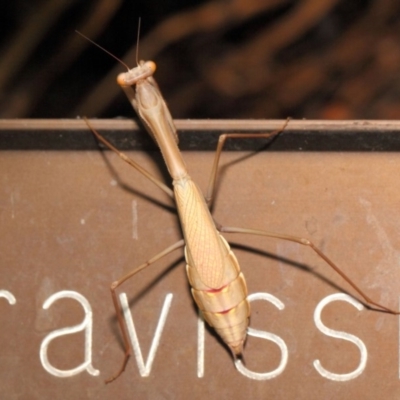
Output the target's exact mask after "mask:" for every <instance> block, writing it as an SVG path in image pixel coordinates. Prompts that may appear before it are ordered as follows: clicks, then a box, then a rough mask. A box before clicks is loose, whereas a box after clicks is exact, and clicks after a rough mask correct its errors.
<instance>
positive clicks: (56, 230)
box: [0, 150, 400, 399]
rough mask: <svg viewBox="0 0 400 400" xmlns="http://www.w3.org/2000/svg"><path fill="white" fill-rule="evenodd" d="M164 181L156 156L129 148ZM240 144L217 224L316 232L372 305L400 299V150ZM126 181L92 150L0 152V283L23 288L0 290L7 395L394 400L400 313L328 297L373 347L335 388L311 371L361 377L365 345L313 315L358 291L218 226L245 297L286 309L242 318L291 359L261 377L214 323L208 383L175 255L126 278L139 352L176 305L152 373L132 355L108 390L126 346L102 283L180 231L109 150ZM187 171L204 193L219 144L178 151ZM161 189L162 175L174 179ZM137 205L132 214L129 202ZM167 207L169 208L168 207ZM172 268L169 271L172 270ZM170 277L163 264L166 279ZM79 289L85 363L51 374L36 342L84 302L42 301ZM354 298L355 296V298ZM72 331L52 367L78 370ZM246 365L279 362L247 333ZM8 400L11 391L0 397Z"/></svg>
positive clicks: (297, 255)
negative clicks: (167, 305) (89, 332)
mask: <svg viewBox="0 0 400 400" xmlns="http://www.w3.org/2000/svg"><path fill="white" fill-rule="evenodd" d="M131 154H132V156H133V157H134V158H135V160H137V161H138V162H140V163H141V164H142V165H143V166H146V168H148V169H149V170H151V171H154V173H156V174H157V175H161V174H164V175H165V169H164V168H162V170H161V171H162V173H160V172H159V171H160V169H159V168H158V165H157V163H159V164H160V165H162V163H161V161H162V160H161V157H160V156H159V155H158V153H150V154H145V153H139V152H132V153H131ZM241 155H242V153H240V152H234V153H229V152H227V153H224V154H223V159H222V163H223V165H227V163H228V161H232V162H233V163H232V164H229V168H223V169H222V172H223V173H222V175H220V179H219V181H218V182H219V187H218V193H217V198H216V203H215V207H214V216H215V218H216V220H217V221H218V222H219V223H221V224H224V225H229V226H238V227H250V228H258V229H268V230H271V231H275V232H282V233H287V234H291V235H298V236H304V237H307V238H309V239H311V240H312V241H313V242H314V243H315V244H316V245H317V246H319V247H320V248H321V249H322V250H323V251H324V252H326V254H327V255H329V256H330V257H331V258H332V259H333V260H334V261H335V262H336V263H337V264H338V265H339V266H341V267H342V268H343V270H345V271H346V272H348V274H349V275H350V276H351V277H352V278H353V279H354V281H355V282H357V284H359V285H360V286H362V287H363V288H364V289H365V290H366V291H367V292H368V294H370V295H371V297H373V298H374V299H376V300H378V301H380V302H382V303H384V304H385V305H388V306H390V307H393V308H396V309H397V308H398V302H399V300H398V299H399V292H400V272H399V271H400V216H399V204H400V203H399V201H400V184H399V182H398V175H399V168H400V159H399V155H398V153H396V152H392V153H386V152H380V153H371V152H363V153H356V152H346V153H342V152H335V153H333V152H323V153H318V152H311V153H301V152H279V153H277V152H263V153H260V154H257V155H255V156H253V157H250V158H246V159H244V160H241V161H240V162H234V161H235V160H236V161H237V160H240V158H241ZM105 156H106V158H107V160H110V161H111V163H112V166H113V168H115V170H116V172H117V174H118V177H119V179H121V181H122V182H123V183H124V184H125V185H127V188H129V190H125V189H124V188H123V187H122V186H121V185H118V184H116V181H115V176H112V175H111V173H110V170H109V168H108V167H107V163H106V162H105V159H104V158H103V157H102V154H101V152H99V151H80V152H73V151H40V150H38V151H2V152H1V153H0V184H1V189H0V205H1V214H0V215H1V219H0V221H1V222H0V230H1V233H0V237H1V241H0V271H1V275H0V289H3V290H8V291H10V292H12V293H13V294H14V296H15V297H16V300H17V302H16V304H15V305H10V304H8V302H7V301H6V300H5V299H2V298H1V299H0V321H1V329H0V346H1V349H2V350H1V354H0V387H1V388H2V393H3V395H4V396H6V397H4V398H7V399H23V398H29V399H66V398H76V399H78V398H79V399H82V398H87V399H111V398H119V399H125V398H126V399H127V398H136V399H144V398H147V399H188V398H191V399H205V398H252V399H266V398H271V399H312V398H319V399H330V398H332V399H338V398H364V399H373V398H378V397H379V398H397V397H398V396H399V395H400V383H399V378H398V377H399V360H398V353H399V340H398V337H399V324H398V317H395V316H392V315H386V314H384V313H378V312H370V311H367V310H365V309H364V310H363V311H360V312H359V311H357V310H356V309H355V308H353V307H352V306H350V305H349V304H347V303H334V304H331V305H329V306H328V307H327V308H326V309H325V311H324V313H323V315H322V320H323V322H324V324H325V325H327V326H328V327H330V328H332V329H335V330H343V331H346V332H349V333H351V334H353V335H355V336H357V337H359V338H360V339H361V340H362V341H363V342H364V343H365V345H366V347H367V350H368V360H367V366H366V369H365V370H364V371H363V373H362V374H361V375H360V376H358V377H357V378H355V379H353V380H350V381H347V382H334V381H331V380H328V379H326V378H323V377H321V376H320V375H319V374H318V373H317V371H316V370H315V368H314V366H313V361H314V360H316V359H319V360H320V361H321V364H322V365H323V366H324V367H325V368H326V369H329V370H331V371H332V372H335V373H347V372H351V371H352V370H354V369H355V368H356V367H357V366H358V364H359V362H360V352H359V350H358V348H357V347H356V346H355V345H354V344H353V343H350V342H345V341H343V340H339V339H335V338H329V337H327V336H326V335H324V334H323V333H321V332H320V331H319V330H318V329H317V328H316V326H315V324H314V320H313V313H314V310H315V307H316V306H317V304H318V303H319V302H320V301H321V300H322V299H323V298H324V297H326V296H328V295H329V294H332V293H337V292H339V291H349V293H351V294H354V292H353V291H352V290H351V289H350V288H349V286H348V285H347V284H346V283H345V282H343V280H342V279H341V278H340V277H338V276H337V275H336V274H335V273H333V272H332V271H331V270H330V269H329V268H328V267H326V265H325V264H324V262H323V261H322V260H320V259H318V258H317V257H316V256H315V255H314V254H313V253H312V252H311V250H310V249H308V248H303V247H302V246H300V245H297V244H294V243H290V242H283V241H278V240H272V239H266V238H260V237H255V236H249V235H226V238H227V239H228V240H229V241H230V243H231V244H233V249H234V251H235V253H236V255H237V257H238V259H239V262H240V264H241V266H242V270H243V272H244V274H245V276H246V278H247V282H248V288H249V292H250V293H255V292H267V293H271V294H273V295H274V296H276V297H278V298H279V299H280V300H281V301H282V302H283V303H284V304H285V309H284V310H282V311H278V310H277V309H276V308H275V307H274V306H272V305H271V304H269V303H263V302H254V303H252V319H251V326H252V327H253V328H258V329H263V330H265V331H269V332H273V333H274V334H276V335H278V336H280V337H281V338H282V339H283V340H284V341H285V343H286V345H287V347H288V352H289V359H288V364H287V366H286V368H285V370H284V371H283V373H282V374H281V375H279V376H278V377H276V378H274V379H271V380H266V381H260V382H259V381H254V380H251V379H249V378H246V377H244V376H242V375H241V374H240V373H239V372H238V371H237V370H236V369H235V366H234V364H233V361H232V358H231V355H230V354H229V352H228V351H227V349H226V348H225V347H224V346H223V345H222V344H221V343H220V342H219V341H218V340H217V339H216V338H215V337H214V336H213V335H212V334H210V333H209V332H206V341H205V371H204V377H203V378H198V377H197V321H196V311H195V309H194V306H193V302H192V300H191V298H190V293H189V288H188V284H187V281H186V278H185V273H184V262H183V259H182V251H180V250H178V251H176V252H174V253H173V254H171V255H169V256H168V257H166V258H165V259H163V260H161V261H160V262H158V263H157V264H155V265H154V266H152V267H150V268H149V269H148V270H147V271H145V272H142V273H141V274H139V275H138V276H136V277H135V278H133V279H132V280H131V281H130V282H128V283H127V284H126V285H124V287H123V289H122V290H123V291H124V292H126V293H127V295H128V297H129V299H130V303H131V306H132V307H131V310H132V314H133V318H134V321H135V324H136V328H137V330H138V335H139V341H140V345H141V348H142V352H143V357H144V358H145V359H146V358H147V354H148V349H149V347H150V344H151V340H152V337H153V335H154V330H155V326H156V324H157V320H158V318H159V315H160V311H161V307H162V304H163V302H164V299H165V296H166V294H167V293H173V295H174V298H173V301H172V306H171V310H170V312H169V315H168V318H167V322H166V326H165V328H164V332H163V335H162V337H161V342H160V346H159V348H158V350H157V354H156V358H155V361H154V364H153V368H152V370H151V373H150V376H149V377H147V378H143V377H140V375H139V373H138V368H137V365H136V360H135V358H134V357H132V359H131V360H130V362H129V364H128V367H127V370H126V371H125V373H124V374H123V375H122V376H121V377H120V378H119V379H118V380H117V381H116V382H114V383H111V384H109V385H105V384H104V380H105V379H106V378H108V377H110V376H111V375H112V374H113V373H115V372H116V370H117V369H118V368H119V366H120V362H121V361H122V349H121V341H120V334H119V331H118V329H117V326H116V320H115V313H114V310H113V306H112V303H111V298H110V295H109V285H110V283H111V282H112V281H113V280H115V279H117V278H118V277H120V276H121V275H122V274H124V273H125V272H126V271H128V270H129V269H131V268H133V267H135V266H137V265H139V264H141V263H142V262H144V261H145V260H147V259H148V258H150V257H152V256H153V255H155V254H156V253H158V252H159V251H161V250H162V249H164V248H165V247H167V246H168V245H171V244H172V243H174V242H175V241H177V240H179V239H180V238H181V233H180V230H179V229H180V228H179V225H178V222H177V218H176V215H175V214H174V212H173V211H171V210H170V209H169V208H168V207H170V206H172V201H171V200H170V199H168V197H167V196H166V195H165V194H163V193H162V192H160V190H159V189H158V188H156V187H154V186H153V185H152V184H151V183H149V182H147V181H146V180H145V179H144V178H142V177H141V176H139V175H138V174H137V173H136V172H135V171H133V170H132V169H131V168H130V167H129V166H126V165H123V163H122V162H121V161H120V160H119V159H117V157H116V156H114V155H113V154H110V153H109V152H106V153H105ZM185 156H186V161H187V165H188V168H189V170H190V171H191V175H192V177H193V178H194V179H195V180H196V181H197V182H198V183H199V185H200V187H201V188H202V189H203V190H205V188H206V185H207V180H208V173H209V171H210V167H211V163H212V159H213V152H194V151H191V152H186V153H185ZM168 182H169V180H168ZM134 207H136V208H137V221H136V222H135V218H134V217H133V211H132V210H133V208H134ZM166 207H167V208H168V209H165V208H166ZM175 264H176V267H175V268H173V269H168V268H169V267H171V266H172V265H175ZM166 270H168V273H165V274H163V272H165V271H166ZM61 290H74V291H77V292H79V293H81V294H82V295H83V296H85V297H86V299H87V300H88V301H89V303H90V305H91V307H92V310H93V320H94V326H93V349H92V351H93V356H92V358H93V366H94V368H97V369H98V370H100V375H99V376H91V375H89V374H88V373H87V372H82V373H81V374H79V375H76V376H74V377H70V378H58V377H55V376H52V375H51V374H49V373H48V372H46V371H45V370H44V369H43V367H42V365H41V362H40V359H39V349H40V345H41V342H42V341H43V339H44V338H45V336H46V335H47V334H48V333H50V332H51V331H54V330H56V329H60V328H63V327H66V326H73V325H76V324H79V323H80V322H81V321H82V319H83V312H82V308H81V306H79V305H78V304H77V302H76V301H73V300H68V299H66V300H59V301H58V302H56V303H54V304H53V305H52V306H51V307H50V309H48V310H43V309H42V305H43V302H44V301H45V300H46V299H47V298H49V296H51V295H52V294H54V293H56V292H58V291H61ZM357 298H358V297H357ZM83 349H84V336H83V333H82V332H79V333H77V334H74V335H70V336H62V337H60V338H58V339H55V340H54V341H53V342H52V343H51V345H50V348H49V359H50V362H51V363H52V365H54V366H55V367H57V368H60V369H70V368H74V367H76V366H77V365H78V364H80V363H81V362H82V361H83ZM245 357H246V365H247V367H248V368H249V369H251V370H253V371H257V372H266V371H271V370H273V369H275V368H276V367H277V365H278V363H279V361H280V351H279V349H278V347H277V346H276V345H275V344H274V343H272V342H267V341H264V340H260V339H255V338H249V340H248V342H247V345H246V350H245ZM5 394H6V395H5Z"/></svg>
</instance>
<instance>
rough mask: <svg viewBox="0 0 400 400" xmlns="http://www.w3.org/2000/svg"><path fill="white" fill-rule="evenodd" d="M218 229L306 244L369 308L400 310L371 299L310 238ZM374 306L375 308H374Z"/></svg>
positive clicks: (242, 229) (238, 229)
mask: <svg viewBox="0 0 400 400" xmlns="http://www.w3.org/2000/svg"><path fill="white" fill-rule="evenodd" d="M218 230H219V231H220V232H221V233H224V232H226V233H245V234H250V235H258V236H265V237H269V238H274V239H280V240H286V241H289V242H294V243H298V244H301V245H303V246H307V247H309V248H311V250H312V251H313V252H314V253H316V254H317V255H318V256H319V257H320V258H322V259H323V260H324V261H325V262H326V264H327V265H328V266H329V267H331V268H332V269H333V270H334V271H336V272H337V273H338V274H339V275H340V276H341V277H342V278H343V279H344V280H345V281H346V282H347V283H348V284H349V285H350V286H351V287H352V288H353V289H354V290H355V291H356V292H357V293H358V294H359V295H360V296H361V297H362V298H363V299H364V300H365V302H366V303H367V304H368V305H370V307H369V308H370V309H375V310H379V311H383V312H387V313H390V314H395V315H398V314H400V311H396V310H393V309H391V308H389V307H386V306H384V305H382V304H380V303H378V302H376V301H374V300H373V299H371V297H369V296H368V295H367V294H366V293H365V292H364V291H363V290H362V289H361V288H360V287H359V286H357V285H356V284H355V283H354V282H353V281H352V280H351V279H350V278H349V277H348V276H347V274H345V273H344V272H343V270H342V269H340V268H339V267H338V266H337V265H336V264H335V263H334V262H333V261H332V260H331V259H330V258H329V257H328V256H327V255H326V254H325V253H323V252H322V251H321V250H320V249H319V248H318V247H317V246H315V245H314V243H312V242H311V241H310V240H308V239H305V238H301V237H297V236H291V235H286V234H280V233H274V232H268V231H264V230H258V229H246V228H235V227H227V226H220V227H218ZM375 307H376V308H375Z"/></svg>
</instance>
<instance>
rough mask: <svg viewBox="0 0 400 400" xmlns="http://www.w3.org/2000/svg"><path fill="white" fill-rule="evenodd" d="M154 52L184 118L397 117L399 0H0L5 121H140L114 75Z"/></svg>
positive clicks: (0, 97) (163, 84)
mask: <svg viewBox="0 0 400 400" xmlns="http://www.w3.org/2000/svg"><path fill="white" fill-rule="evenodd" d="M139 17H141V32H140V45H139V58H140V59H145V60H149V59H150V60H153V61H155V62H156V64H157V66H158V69H157V71H156V75H155V78H156V80H157V82H158V84H159V86H160V88H161V91H162V93H163V94H164V97H165V99H166V100H167V103H168V105H169V107H170V109H171V113H172V115H173V116H174V118H192V119H195V118H235V119H236V118H286V117H287V116H292V117H294V118H310V119H314V118H315V119H322V118H324V119H361V118H368V119H396V118H399V115H400V2H399V1H398V0H352V1H348V0H297V1H294V0H291V1H290V0H210V1H200V0H197V1H196V0H162V1H160V0H158V1H157V0H112V1H110V0H85V1H82V0H81V1H79V0H68V1H67V0H29V1H27V0H13V1H9V2H2V6H1V20H2V23H1V26H0V31H1V35H0V40H1V42H0V47H1V51H0V54H1V58H0V113H1V117H2V118H69V117H76V116H78V115H87V116H88V117H107V118H108V117H116V116H126V117H130V118H132V117H133V111H132V110H131V108H130V105H129V103H128V102H127V100H126V99H125V97H124V94H123V93H122V91H121V90H120V89H119V87H118V86H117V85H116V83H115V77H116V75H117V74H118V73H119V72H123V71H124V67H123V66H121V65H117V62H116V61H115V60H114V59H113V58H111V57H110V56H109V55H107V54H106V53H104V52H102V51H101V50H99V49H98V48H96V47H95V46H94V45H92V44H91V43H89V42H88V41H86V40H84V39H83V38H82V37H81V36H79V35H77V34H76V33H75V30H79V31H81V32H82V33H84V34H85V35H87V36H89V37H90V38H91V39H93V40H94V41H96V42H97V43H98V44H100V45H101V46H103V47H105V48H106V49H107V50H108V51H110V52H112V53H113V54H115V55H116V56H117V57H119V58H122V59H124V61H125V62H127V63H128V64H129V65H130V66H131V67H133V66H135V65H136V56H135V51H136V50H135V47H136V40H137V28H138V18H139Z"/></svg>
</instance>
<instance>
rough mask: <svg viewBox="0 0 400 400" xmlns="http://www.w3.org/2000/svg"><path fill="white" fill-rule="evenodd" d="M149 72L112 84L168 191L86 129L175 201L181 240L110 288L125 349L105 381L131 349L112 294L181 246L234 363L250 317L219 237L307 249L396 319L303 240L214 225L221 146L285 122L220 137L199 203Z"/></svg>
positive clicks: (198, 295) (241, 283) (208, 316)
mask: <svg viewBox="0 0 400 400" xmlns="http://www.w3.org/2000/svg"><path fill="white" fill-rule="evenodd" d="M155 69H156V66H155V64H154V63H153V62H151V61H147V62H144V61H140V63H139V64H138V66H137V67H136V68H133V69H131V70H129V68H128V72H127V73H122V74H120V75H119V76H118V78H117V82H118V84H119V85H120V86H121V87H122V89H123V90H124V91H125V93H126V95H127V97H128V99H129V101H130V102H131V104H132V106H133V108H134V109H135V111H136V112H137V114H138V116H139V117H140V119H141V120H142V122H143V124H144V125H145V127H146V129H147V130H148V132H149V134H150V135H151V136H152V137H153V139H154V140H155V141H156V143H157V144H158V146H159V148H160V150H161V152H162V155H163V157H164V160H165V163H166V165H167V168H168V171H169V173H170V175H171V177H172V183H173V190H171V189H170V188H169V187H167V186H166V185H165V184H164V183H163V182H161V181H159V180H158V179H157V178H155V177H154V176H153V175H151V174H150V173H149V172H147V171H146V170H145V169H143V168H142V167H141V166H140V165H138V164H137V163H136V162H135V161H134V160H132V159H131V158H129V157H127V156H126V155H125V154H123V153H121V152H120V151H119V150H118V149H116V148H115V147H114V146H113V145H112V144H111V143H109V142H108V141H107V140H106V139H104V138H103V137H102V136H101V135H100V134H99V133H98V132H96V131H95V130H94V129H93V128H91V129H92V131H93V133H94V134H95V136H96V137H97V138H98V140H99V141H100V142H102V143H103V144H104V145H106V146H107V147H108V148H110V149H111V150H112V151H114V152H115V153H116V154H118V156H119V157H121V158H122V159H123V160H124V161H125V162H127V163H128V164H130V165H131V166H132V167H134V168H135V169H136V170H138V171H139V172H140V173H141V174H143V175H144V176H146V177H147V178H148V179H150V180H151V181H152V182H153V183H154V184H155V185H157V186H158V187H159V188H160V189H161V190H163V191H164V192H165V193H167V194H168V195H169V196H171V197H172V198H174V199H175V202H176V206H177V210H178V214H179V218H180V222H181V227H182V232H183V236H184V239H183V240H180V241H178V242H177V243H175V244H173V245H171V246H169V247H168V248H166V249H165V250H163V251H162V252H160V253H159V254H157V255H156V256H154V257H152V258H151V259H149V260H148V261H146V262H145V263H143V264H142V265H140V266H139V267H137V268H136V269H134V270H133V271H131V272H129V273H127V274H126V275H125V276H123V277H122V278H120V279H119V280H117V281H115V282H114V283H113V284H112V285H111V294H112V299H113V303H114V307H115V310H116V314H117V318H118V323H119V326H120V329H121V332H122V336H123V341H124V346H125V357H124V361H123V364H122V367H121V368H120V370H119V371H118V372H117V373H116V374H115V375H114V376H113V377H112V378H110V379H109V380H107V381H106V382H107V383H108V382H111V381H113V380H115V379H116V378H117V377H118V376H119V375H120V374H121V373H122V372H123V371H124V369H125V367H126V364H127V362H128V359H129V357H130V355H131V346H130V343H129V340H128V335H127V330H126V327H125V324H124V321H123V316H122V311H121V308H120V306H119V303H118V299H117V292H116V289H117V288H118V287H119V286H120V285H121V284H123V283H124V282H125V281H127V280H128V279H129V278H131V277H133V276H134V275H135V274H137V273H138V272H140V271H142V270H143V269H145V268H146V267H147V266H149V265H151V264H152V263H154V262H155V261H157V260H159V259H161V258H162V257H164V256H165V255H167V254H169V253H171V252H172V251H174V250H176V249H178V248H181V247H185V259H186V262H187V266H186V271H187V275H188V279H189V282H190V285H191V286H192V295H193V298H194V300H195V302H196V304H197V305H198V307H199V309H200V310H201V312H202V314H203V316H204V319H205V320H206V321H207V322H208V323H209V325H211V326H212V327H213V328H214V329H215V330H216V331H217V333H218V334H219V335H220V337H221V338H222V340H223V341H224V342H225V343H226V344H227V346H228V347H229V348H230V350H231V352H232V354H233V356H234V358H241V357H242V353H243V346H244V342H245V339H246V329H247V327H248V322H249V317H250V306H249V303H248V301H247V299H246V297H247V288H246V283H245V280H244V277H243V274H242V273H241V272H240V267H239V264H238V262H237V259H236V257H235V256H234V254H233V252H232V251H231V250H230V247H229V245H228V243H227V242H226V240H225V239H224V238H223V237H222V235H221V233H223V232H228V233H242V234H252V235H260V236H266V237H270V238H275V239H281V240H286V241H291V242H296V243H298V244H301V245H304V246H308V247H310V248H311V249H312V250H313V251H314V252H315V253H316V254H317V255H318V256H320V257H321V258H322V259H323V260H324V261H325V262H326V263H327V264H328V265H329V266H330V267H331V268H333V269H334V270H335V271H336V272H337V273H338V274H339V275H340V276H341V277H342V278H343V279H344V280H345V281H347V282H348V283H349V284H350V285H351V286H352V288H353V289H354V290H355V291H356V292H357V293H358V294H359V295H360V296H362V297H363V298H364V300H365V301H366V302H367V303H369V304H370V305H372V306H375V307H377V308H378V309H380V310H381V311H384V312H388V313H393V314H398V312H396V311H395V310H392V309H390V308H388V307H385V306H383V305H381V304H379V303H377V302H375V301H373V300H372V299H371V298H370V297H368V296H367V295H366V294H365V293H364V292H363V291H362V290H361V289H360V288H359V287H358V286H357V285H356V284H354V282H352V281H351V279H350V278H348V277H347V275H346V274H345V273H344V272H343V271H342V270H341V269H339V267H338V266H337V265H336V264H334V262H333V261H331V260H330V259H329V258H328V257H327V256H326V255H325V254H324V253H322V251H321V250H319V249H318V248H317V247H316V246H315V245H314V244H313V243H312V242H311V241H309V240H308V239H304V238H300V237H295V236H290V235H285V234H278V233H273V232H268V231H264V230H256V229H246V228H235V227H223V226H220V225H219V224H217V223H215V221H214V220H213V218H212V216H211V214H210V211H209V207H208V206H209V205H210V204H211V203H212V199H213V194H214V189H215V182H216V176H217V171H218V165H219V160H220V155H221V152H222V149H223V146H224V143H225V141H226V140H227V139H234V138H249V137H252V138H273V137H275V136H276V135H278V134H279V133H281V132H282V131H283V130H284V129H285V127H286V125H287V124H288V121H286V123H285V124H284V126H283V127H282V128H281V129H279V130H277V131H274V132H268V133H256V134H241V133H233V134H224V135H221V136H220V139H219V142H218V146H217V150H216V154H215V158H214V163H213V166H212V170H211V176H210V180H209V184H208V190H207V195H206V197H205V198H204V196H203V195H202V194H201V191H200V190H199V189H198V187H197V185H196V184H195V183H194V182H193V180H192V179H191V178H190V176H189V174H188V171H187V169H186V166H185V163H184V160H183V158H182V155H181V153H180V151H179V149H178V146H177V143H178V136H177V134H176V129H175V126H174V123H173V120H172V117H171V114H170V112H169V110H168V107H167V105H166V103H165V101H164V99H163V97H162V95H161V93H160V91H159V89H158V86H157V84H156V82H155V80H154V78H153V74H154V72H155ZM86 122H87V124H88V125H89V127H90V124H89V122H88V121H87V120H86Z"/></svg>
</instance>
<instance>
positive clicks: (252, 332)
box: [235, 293, 289, 381]
mask: <svg viewBox="0 0 400 400" xmlns="http://www.w3.org/2000/svg"><path fill="white" fill-rule="evenodd" d="M247 299H248V300H249V302H252V301H254V300H266V301H269V302H270V303H272V304H273V305H274V306H275V307H276V308H278V309H279V310H283V309H284V308H285V305H284V304H283V303H282V302H281V301H280V300H279V299H278V298H277V297H275V296H273V295H272V294H269V293H253V294H251V295H249V296H248V297H247ZM247 333H248V335H249V336H254V337H258V338H261V339H266V340H270V341H272V342H274V343H276V344H277V345H278V346H279V348H280V349H281V353H282V359H281V362H280V364H279V366H278V367H277V368H276V369H274V370H273V371H271V372H264V373H260V372H253V371H250V370H249V369H247V368H246V367H245V366H244V365H243V364H242V362H241V361H240V360H236V361H235V366H236V368H237V370H238V371H239V372H240V373H241V374H243V375H244V376H247V377H248V378H251V379H256V380H259V381H263V380H267V379H273V378H276V377H277V376H278V375H280V374H281V373H282V372H283V371H284V369H285V368H286V364H287V362H288V358H289V353H288V349H287V346H286V343H285V342H284V341H283V339H282V338H280V337H279V336H277V335H274V334H273V333H270V332H265V331H261V330H258V329H253V328H250V327H249V328H248V330H247Z"/></svg>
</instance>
